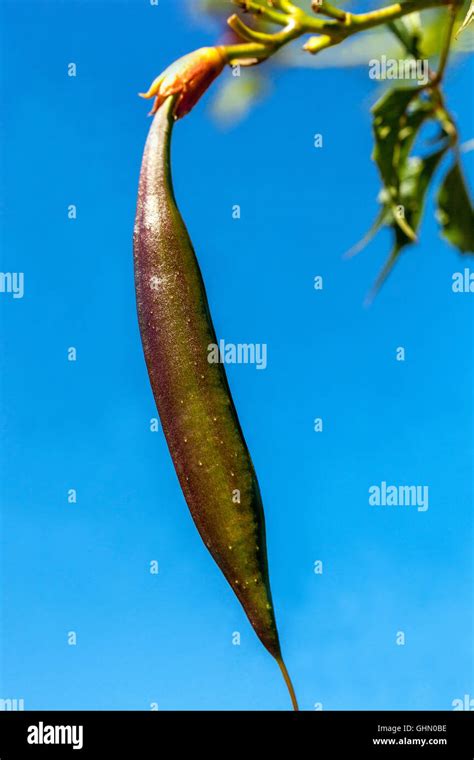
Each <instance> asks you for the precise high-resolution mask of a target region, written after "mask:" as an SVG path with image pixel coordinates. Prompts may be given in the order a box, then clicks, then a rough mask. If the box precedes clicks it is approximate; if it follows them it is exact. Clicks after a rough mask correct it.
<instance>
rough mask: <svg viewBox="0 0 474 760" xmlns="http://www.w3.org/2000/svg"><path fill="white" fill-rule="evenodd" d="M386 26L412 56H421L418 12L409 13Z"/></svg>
mask: <svg viewBox="0 0 474 760" xmlns="http://www.w3.org/2000/svg"><path fill="white" fill-rule="evenodd" d="M387 26H388V27H389V29H390V31H391V32H393V34H394V35H395V37H396V38H397V39H398V40H400V42H401V43H402V45H403V47H404V48H405V50H407V51H408V52H409V53H410V54H411V55H412V56H413V57H414V58H421V57H422V56H421V51H420V41H421V37H422V26H421V17H420V14H419V13H410V14H409V15H408V16H405V17H404V18H400V19H397V20H396V21H392V22H390V23H389V24H387Z"/></svg>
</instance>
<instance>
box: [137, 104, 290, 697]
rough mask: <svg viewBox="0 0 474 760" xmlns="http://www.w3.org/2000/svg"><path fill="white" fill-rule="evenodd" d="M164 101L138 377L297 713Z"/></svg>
mask: <svg viewBox="0 0 474 760" xmlns="http://www.w3.org/2000/svg"><path fill="white" fill-rule="evenodd" d="M174 103H175V98H173V97H169V98H168V99H167V100H166V102H165V103H164V104H163V105H162V106H161V108H159V110H158V112H157V114H156V116H155V117H154V120H153V123H152V125H151V128H150V132H149V135H148V139H147V142H146V146H145V152H144V156H143V163H142V167H141V173H140V184H139V192H138V204H137V214H136V221H135V231H134V259H135V284H136V295H137V305H138V317H139V324H140V332H141V337H142V342H143V349H144V354H145V359H146V363H147V368H148V374H149V377H150V382H151V386H152V390H153V394H154V397H155V401H156V405H157V408H158V412H159V414H160V418H161V422H162V425H163V430H164V433H165V436H166V440H167V443H168V447H169V450H170V453H171V457H172V459H173V462H174V466H175V469H176V472H177V475H178V478H179V482H180V484H181V488H182V490H183V493H184V496H185V499H186V502H187V504H188V507H189V509H190V511H191V515H192V517H193V520H194V522H195V524H196V527H197V529H198V531H199V533H200V535H201V537H202V539H203V541H204V543H205V545H206V546H207V548H208V549H209V551H210V553H211V554H212V556H213V558H214V559H215V561H216V562H217V564H218V566H219V567H220V569H221V570H222V572H223V573H224V575H225V577H226V578H227V580H228V582H229V583H230V585H231V587H232V589H233V591H234V593H235V594H236V595H237V597H238V599H239V600H240V602H241V604H242V606H243V608H244V610H245V612H246V614H247V616H248V618H249V620H250V622H251V624H252V626H253V628H254V629H255V632H256V633H257V635H258V637H259V638H260V640H261V641H262V643H263V644H264V646H265V647H266V648H267V650H268V651H269V652H270V654H272V655H273V657H274V658H275V659H276V660H277V662H278V664H279V666H280V669H281V671H282V673H283V676H284V678H285V681H286V684H287V686H288V689H289V691H290V695H291V699H292V702H293V707H294V708H295V709H298V708H297V703H296V698H295V694H294V691H293V687H292V684H291V681H290V678H289V676H288V673H287V671H286V668H285V665H284V663H283V660H282V656H281V649H280V643H279V639H278V632H277V627H276V622H275V613H274V609H273V604H272V598H271V592H270V583H269V577H268V566H267V553H266V542H265V522H264V515H263V507H262V500H261V496H260V490H259V486H258V482H257V478H256V475H255V471H254V468H253V465H252V461H251V459H250V455H249V452H248V449H247V446H246V443H245V440H244V437H243V435H242V430H241V427H240V424H239V420H238V417H237V412H236V410H235V407H234V403H233V401H232V396H231V393H230V389H229V385H228V382H227V378H226V374H225V370H224V368H223V365H222V364H221V363H209V361H208V356H209V352H208V347H209V346H210V345H211V344H217V339H216V334H215V332H214V327H213V324H212V320H211V315H210V312H209V306H208V301H207V296H206V292H205V288H204V283H203V279H202V276H201V272H200V269H199V265H198V262H197V259H196V255H195V253H194V250H193V246H192V243H191V240H190V238H189V235H188V232H187V230H186V227H185V224H184V222H183V220H182V218H181V215H180V212H179V209H178V207H177V205H176V200H175V197H174V191H173V185H172V179H171V171H170V142H171V134H172V128H173V124H174V121H175V118H174V115H173V107H174ZM236 494H237V495H238V496H237V497H236Z"/></svg>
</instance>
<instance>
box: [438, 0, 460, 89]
mask: <svg viewBox="0 0 474 760" xmlns="http://www.w3.org/2000/svg"><path fill="white" fill-rule="evenodd" d="M458 8H459V5H455V4H454V3H453V5H450V6H449V21H448V30H447V32H446V39H445V41H444V45H443V47H442V49H441V54H440V57H439V62H438V70H437V72H436V74H435V78H434V80H433V85H439V84H440V83H441V80H442V79H443V75H444V72H445V69H446V64H447V63H448V58H449V51H450V48H451V40H452V38H453V30H454V23H455V21H456V14H457V12H458Z"/></svg>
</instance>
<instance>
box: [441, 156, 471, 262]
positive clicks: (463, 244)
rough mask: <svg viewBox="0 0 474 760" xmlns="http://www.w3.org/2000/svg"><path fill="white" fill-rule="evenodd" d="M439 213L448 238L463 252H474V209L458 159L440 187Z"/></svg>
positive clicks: (443, 229) (444, 233)
mask: <svg viewBox="0 0 474 760" xmlns="http://www.w3.org/2000/svg"><path fill="white" fill-rule="evenodd" d="M437 215H438V218H439V221H440V223H441V227H442V235H443V236H444V237H445V238H446V240H448V241H449V242H450V243H451V244H452V245H454V246H456V248H458V249H459V250H460V251H461V253H474V210H473V208H472V204H471V200H470V198H469V193H468V190H467V187H466V183H465V181H464V177H463V174H462V170H461V166H460V164H459V162H458V161H456V163H455V164H454V166H453V167H452V168H451V169H450V170H449V172H448V173H447V175H446V177H445V178H444V181H443V183H442V185H441V187H440V189H439V193H438V214H437Z"/></svg>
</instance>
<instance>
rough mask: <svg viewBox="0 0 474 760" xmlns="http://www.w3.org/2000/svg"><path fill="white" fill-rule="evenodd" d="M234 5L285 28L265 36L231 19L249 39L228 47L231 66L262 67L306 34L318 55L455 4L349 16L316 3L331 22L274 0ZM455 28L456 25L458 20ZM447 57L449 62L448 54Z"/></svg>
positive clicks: (415, 1) (415, 3)
mask: <svg viewBox="0 0 474 760" xmlns="http://www.w3.org/2000/svg"><path fill="white" fill-rule="evenodd" d="M233 2H235V3H236V4H237V5H239V6H240V7H241V8H242V9H243V10H248V11H249V12H252V13H255V14H256V15H258V14H260V15H262V16H264V17H265V18H267V19H268V20H269V21H272V22H273V23H276V24H280V25H282V26H283V25H284V26H283V29H282V30H281V31H279V32H276V33H274V34H264V33H263V32H257V31H254V30H252V29H250V28H249V27H247V26H246V25H245V24H244V23H243V22H242V21H241V20H240V19H239V18H238V16H235V15H233V16H231V17H230V19H229V24H230V26H231V27H232V28H233V29H234V31H235V32H236V33H237V34H239V35H240V36H241V37H243V38H244V39H245V42H244V43H242V44H236V45H225V46H222V48H221V49H222V51H223V53H224V55H225V56H226V58H227V60H228V61H229V63H234V62H239V61H240V62H241V63H242V65H254V64H257V63H262V61H265V60H267V58H270V57H271V56H272V55H274V54H275V53H276V52H277V51H278V50H279V49H280V48H281V47H283V45H287V44H288V43H289V42H292V41H293V40H295V39H297V38H298V37H301V36H302V35H304V34H311V33H315V32H316V34H317V36H313V37H310V39H309V40H308V41H307V43H306V45H305V46H304V48H305V50H307V51H309V52H310V53H317V52H319V51H320V50H323V49H324V48H326V47H330V46H331V45H337V44H338V43H340V42H342V41H343V40H345V39H346V38H347V37H350V36H351V35H352V34H357V33H358V32H362V31H365V30H367V29H372V28H373V27H376V26H380V25H381V24H388V23H389V22H390V21H395V20H396V19H398V18H401V17H402V16H406V15H408V14H410V13H414V12H415V11H422V10H425V9H427V8H437V7H438V8H439V7H442V6H445V5H450V7H452V0H406V2H399V3H395V4H393V5H388V6H386V7H385V8H380V9H378V10H375V11H370V12H369V13H346V12H345V11H343V10H341V9H339V8H335V7H334V6H332V5H331V4H329V3H326V2H325V0H323V1H322V4H321V5H320V6H319V3H318V2H317V0H315V2H314V3H313V9H314V8H319V9H320V12H321V13H323V14H325V15H327V16H330V19H329V20H328V19H319V18H312V17H311V16H309V15H308V14H307V13H305V12H304V11H303V10H302V9H301V8H298V7H297V6H295V5H294V4H293V3H291V2H289V1H288V0H272V1H271V5H272V7H267V6H264V5H260V3H258V2H255V0H233ZM274 8H275V9H276V10H274ZM452 24H454V20H453V21H452ZM450 29H451V32H450V34H449V39H451V34H452V26H450ZM448 50H449V48H448ZM445 56H446V59H447V52H446V54H445ZM443 61H444V63H443ZM441 63H442V64H443V68H444V66H445V64H446V60H445V59H444V57H443V59H442V61H441Z"/></svg>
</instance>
